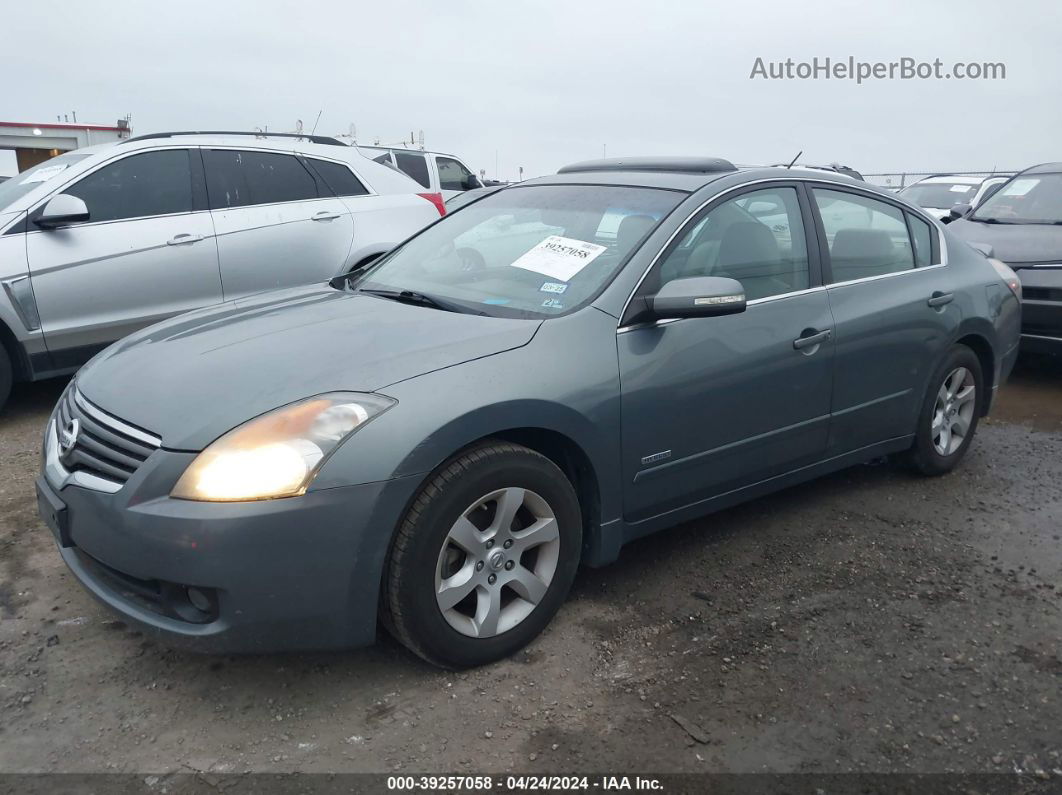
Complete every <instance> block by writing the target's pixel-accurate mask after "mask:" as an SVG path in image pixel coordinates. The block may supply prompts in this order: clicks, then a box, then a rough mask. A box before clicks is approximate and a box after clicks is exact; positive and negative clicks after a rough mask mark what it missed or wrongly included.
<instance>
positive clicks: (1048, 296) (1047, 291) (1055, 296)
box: [1021, 287, 1062, 302]
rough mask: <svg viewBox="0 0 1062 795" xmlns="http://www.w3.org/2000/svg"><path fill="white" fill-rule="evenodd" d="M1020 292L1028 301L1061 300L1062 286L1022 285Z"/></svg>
mask: <svg viewBox="0 0 1062 795" xmlns="http://www.w3.org/2000/svg"><path fill="white" fill-rule="evenodd" d="M1021 294H1022V297H1023V298H1026V299H1028V300H1030V301H1059V302H1062V287H1023V288H1022V291H1021Z"/></svg>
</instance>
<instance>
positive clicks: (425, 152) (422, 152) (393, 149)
mask: <svg viewBox="0 0 1062 795" xmlns="http://www.w3.org/2000/svg"><path fill="white" fill-rule="evenodd" d="M351 145H352V146H354V147H356V148H358V149H374V150H375V151H377V152H407V153H409V154H411V155H442V156H443V157H457V155H454V154H450V153H449V152H440V151H439V150H438V149H409V148H407V147H405V146H380V145H379V144H351Z"/></svg>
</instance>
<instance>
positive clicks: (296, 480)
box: [37, 158, 1020, 668]
mask: <svg viewBox="0 0 1062 795" xmlns="http://www.w3.org/2000/svg"><path fill="white" fill-rule="evenodd" d="M1012 276H1013V274H1012V273H1010V272H1009V271H1007V269H1006V268H1005V267H1003V266H1002V265H1000V264H999V263H996V262H994V261H993V260H991V259H988V258H986V257H985V256H983V255H982V254H981V253H978V252H976V251H974V250H973V249H971V248H970V247H968V246H967V245H966V244H964V243H962V242H960V241H959V240H957V239H956V238H954V237H953V236H952V235H951V234H950V233H949V232H948V231H947V229H946V228H944V227H942V226H940V225H939V224H938V223H937V222H936V221H935V220H934V219H932V218H930V217H929V216H927V215H926V214H925V213H924V212H923V211H922V210H921V209H919V208H918V207H915V206H913V205H911V204H908V203H906V202H904V201H903V200H902V199H898V198H897V197H896V196H894V195H891V194H888V193H885V192H883V191H880V190H877V189H875V188H873V187H871V186H869V185H867V184H865V183H861V182H857V181H855V180H852V179H849V178H847V177H844V176H842V175H835V174H830V173H827V172H822V171H802V170H799V169H792V170H787V169H784V168H769V169H755V170H746V171H740V170H738V169H736V168H734V166H732V165H731V164H730V163H728V162H726V161H724V160H718V159H712V158H693V159H661V158H655V159H654V158H643V159H623V160H607V161H593V162H588V163H580V164H577V165H573V166H569V167H566V168H564V169H562V170H561V172H560V173H559V174H557V175H555V176H551V177H543V178H540V179H534V180H530V181H528V182H525V183H522V184H520V185H516V186H511V187H508V188H505V189H503V190H500V191H497V192H495V193H491V194H489V195H486V196H485V197H484V198H482V199H479V200H478V201H475V202H472V203H469V204H467V205H465V206H464V207H462V208H461V209H460V210H458V211H457V212H455V213H452V214H451V215H448V216H447V217H445V218H442V219H440V220H439V221H438V222H436V223H434V224H433V225H431V226H429V227H427V228H426V229H424V230H422V231H421V232H420V233H418V234H417V235H415V236H414V237H412V238H411V239H409V240H407V241H406V242H405V243H403V244H402V245H400V246H399V247H398V248H397V249H395V250H394V251H392V252H391V253H389V254H387V255H386V256H384V257H383V258H382V259H380V260H379V261H377V262H376V263H374V264H373V265H372V266H370V267H369V268H367V269H365V270H363V271H361V272H359V273H357V274H355V275H353V276H349V277H344V278H342V279H339V280H334V281H333V282H331V283H328V284H322V285H319V286H312V287H304V288H299V289H292V290H288V291H284V292H271V293H265V294H262V295H259V296H256V297H251V298H245V299H241V300H238V301H235V302H231V303H228V304H223V305H220V306H217V307H214V308H209V309H203V310H199V311H196V312H193V313H191V314H187V315H183V316H181V317H178V318H176V319H173V320H169V321H166V322H164V323H161V324H159V325H155V326H152V327H150V328H148V329H146V330H144V331H141V332H138V333H136V334H134V335H133V336H131V337H128V338H126V339H125V340H123V341H121V342H119V343H116V344H115V345H113V346H111V347H110V348H108V349H106V350H105V351H104V352H102V353H101V354H99V355H98V356H97V357H96V358H95V359H93V360H92V361H91V362H90V363H89V364H88V365H86V366H85V367H84V369H82V370H81V372H80V373H79V374H78V375H77V377H76V378H75V379H74V381H72V382H71V384H70V386H69V387H68V388H67V390H66V392H65V393H64V394H63V396H62V398H61V399H60V401H59V404H58V405H57V406H56V408H55V411H54V413H53V415H52V417H51V419H50V421H49V423H48V426H47V430H46V434H45V439H44V461H43V471H42V473H41V477H40V478H39V479H38V481H37V490H38V498H39V499H38V502H39V508H40V513H41V516H42V517H43V519H44V520H45V521H46V523H47V524H48V525H49V526H50V527H51V529H52V530H53V532H54V534H55V538H56V540H57V543H58V547H59V551H60V553H61V554H62V557H63V559H64V560H65V561H66V563H67V565H68V566H69V567H70V569H71V570H72V571H73V573H74V574H75V575H76V577H77V578H78V579H79V580H80V581H81V583H82V584H83V585H84V586H85V587H86V588H87V589H88V590H89V591H91V592H92V594H93V595H95V596H96V597H97V598H98V599H100V600H101V601H103V602H104V603H105V604H106V605H108V606H109V607H110V608H111V609H113V610H115V611H117V612H118V613H120V614H121V615H122V616H123V617H124V618H126V619H127V620H130V621H132V622H134V623H136V624H137V625H139V626H140V627H141V628H143V629H145V630H146V631H148V632H150V633H154V634H156V635H158V636H161V637H163V638H164V639H165V640H167V641H171V642H175V643H181V644H184V645H188V646H191V647H194V648H200V649H203V650H214V651H264V650H278V649H302V648H327V647H350V646H357V645H361V644H367V643H370V642H372V640H373V638H374V636H375V633H376V626H377V622H378V620H379V621H381V622H382V623H383V624H384V625H385V626H386V627H387V628H388V629H389V630H390V631H391V632H392V633H393V634H394V635H395V637H396V638H398V639H399V640H400V641H401V642H402V643H403V644H405V645H406V646H408V647H409V648H410V649H412V650H413V651H414V652H416V653H417V654H419V655H421V656H422V657H424V658H425V659H427V660H429V661H431V662H433V663H436V664H439V665H442V666H447V667H454V668H459V667H464V666H471V665H477V664H481V663H485V662H488V661H491V660H495V659H497V658H499V657H502V656H504V655H507V654H510V653H512V652H513V651H514V650H516V649H518V648H520V647H521V646H523V645H524V644H526V643H527V642H529V641H530V640H531V639H532V638H534V637H535V636H536V635H537V634H538V633H539V632H541V631H542V629H543V628H544V627H545V626H546V624H547V623H548V622H549V621H550V619H551V618H552V617H553V615H554V614H555V613H556V612H557V610H558V608H559V607H560V605H561V603H562V602H563V600H564V598H565V595H566V593H567V591H568V588H569V586H570V585H571V583H572V580H573V578H574V577H575V573H576V570H577V568H578V567H579V565H580V564H586V565H590V566H598V565H602V564H605V563H608V562H610V561H612V560H615V559H616V557H617V556H618V555H619V553H620V549H621V548H622V547H623V545H624V544H625V543H627V542H628V541H631V540H632V539H635V538H638V537H640V536H644V535H646V534H648V533H652V532H654V531H656V530H659V529H662V528H664V527H667V526H669V525H674V524H676V523H678V522H682V521H686V520H689V519H692V518H695V517H698V516H702V515H704V514H707V513H710V512H712V511H716V510H719V509H720V508H724V507H726V506H729V505H733V504H735V503H738V502H741V501H744V500H749V499H753V498H755V497H758V496H760V495H763V494H766V493H768V492H771V491H774V490H776V489H780V488H783V487H786V486H790V485H793V484H796V483H800V482H802V481H806V480H808V479H811V478H814V477H816V476H818V475H822V474H823V473H826V472H830V471H833V470H837V469H840V468H842V467H847V466H850V465H853V464H856V463H859V462H862V461H866V460H868V459H872V458H877V457H880V456H883V455H889V454H895V455H896V456H898V457H900V458H902V459H904V460H905V461H906V462H908V464H909V465H910V466H912V467H913V468H914V469H915V470H917V471H919V472H921V473H923V474H927V475H936V474H941V473H944V472H947V471H949V470H951V469H952V468H953V467H954V466H955V465H956V464H957V463H958V462H959V460H960V459H961V458H962V457H963V455H964V453H965V452H966V451H967V449H968V448H969V445H970V443H971V440H972V439H973V436H974V432H975V431H976V429H977V423H978V419H979V418H980V417H982V416H984V415H985V414H986V413H987V412H988V410H989V409H990V407H991V405H992V401H993V397H994V395H995V393H996V390H997V389H998V387H999V385H1000V384H1001V383H1002V382H1003V381H1004V380H1005V378H1006V377H1007V375H1008V374H1009V372H1010V369H1011V366H1012V365H1013V362H1014V359H1015V356H1016V352H1017V347H1016V346H1017V343H1018V335H1019V327H1020V308H1019V307H1020V303H1019V300H1018V297H1017V291H1018V289H1019V288H1018V286H1017V284H1016V282H1014V281H1013V279H1012V278H1011V277H1012ZM1008 279H1009V281H1008Z"/></svg>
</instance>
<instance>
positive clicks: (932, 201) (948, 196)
mask: <svg viewBox="0 0 1062 795" xmlns="http://www.w3.org/2000/svg"><path fill="white" fill-rule="evenodd" d="M1008 179H1010V175H1009V174H1007V175H1003V176H991V177H968V176H963V175H960V174H938V175H936V176H933V177H926V178H925V179H923V180H919V181H918V182H916V183H915V184H913V185H909V186H907V187H906V188H904V189H903V190H901V191H900V195H901V196H903V197H904V198H905V199H907V201H909V202H914V203H915V204H917V205H918V206H919V207H921V208H922V209H923V210H925V211H926V212H927V213H929V214H930V215H932V216H933V217H934V218H940V219H943V218H947V217H948V214H949V213H950V212H951V208H952V207H954V206H955V205H956V204H968V205H970V206H971V207H976V206H977V205H978V204H980V203H981V202H982V201H984V200H985V199H986V198H987V197H988V196H990V195H991V194H992V193H993V192H994V190H993V189H996V190H998V189H999V187H1001V186H1002V185H1003V183H1004V182H1006V181H1007V180H1008ZM945 223H947V222H946V221H945Z"/></svg>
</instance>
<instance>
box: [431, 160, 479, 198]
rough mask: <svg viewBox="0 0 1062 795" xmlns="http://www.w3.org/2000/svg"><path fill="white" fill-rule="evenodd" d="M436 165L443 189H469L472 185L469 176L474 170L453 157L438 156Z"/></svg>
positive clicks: (440, 185)
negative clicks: (470, 169)
mask: <svg viewBox="0 0 1062 795" xmlns="http://www.w3.org/2000/svg"><path fill="white" fill-rule="evenodd" d="M435 165H436V167H437V168H438V169H439V187H440V188H441V189H442V190H468V189H469V188H470V187H471V183H470V182H469V177H471V176H472V172H471V171H469V170H468V169H467V168H465V167H464V166H463V165H461V164H460V163H459V162H457V161H456V160H454V159H453V158H452V157H439V156H436V158H435Z"/></svg>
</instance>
